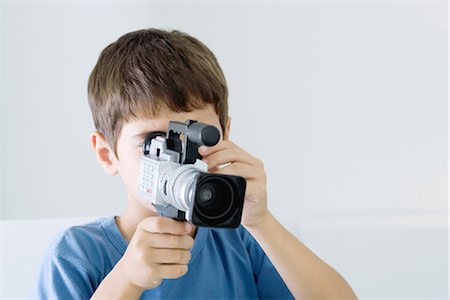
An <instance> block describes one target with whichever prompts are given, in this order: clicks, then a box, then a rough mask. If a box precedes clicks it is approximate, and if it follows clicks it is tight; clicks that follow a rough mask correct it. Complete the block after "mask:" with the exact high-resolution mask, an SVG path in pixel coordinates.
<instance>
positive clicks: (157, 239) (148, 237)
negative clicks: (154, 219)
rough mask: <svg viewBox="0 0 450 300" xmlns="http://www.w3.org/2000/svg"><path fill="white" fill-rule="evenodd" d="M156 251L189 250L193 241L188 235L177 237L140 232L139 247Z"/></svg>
mask: <svg viewBox="0 0 450 300" xmlns="http://www.w3.org/2000/svg"><path fill="white" fill-rule="evenodd" d="M138 246H144V247H151V248H157V249H186V250H188V249H191V248H192V247H193V246H194V239H193V238H192V237H191V236H190V235H177V234H168V233H149V232H146V231H142V233H141V236H140V239H139V245H138Z"/></svg>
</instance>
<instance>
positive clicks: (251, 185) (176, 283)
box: [37, 29, 355, 299]
mask: <svg viewBox="0 0 450 300" xmlns="http://www.w3.org/2000/svg"><path fill="white" fill-rule="evenodd" d="M88 98H89V104H90V107H91V110H92V114H93V118H94V123H95V126H96V129H97V131H96V132H94V133H93V134H92V136H91V141H92V146H93V150H94V152H95V154H96V157H97V160H98V162H99V163H100V165H101V167H102V168H103V169H104V170H105V171H106V173H108V174H109V175H116V174H119V175H120V177H121V178H122V180H123V182H124V185H125V189H126V192H127V198H128V205H127V208H126V209H125V211H124V213H123V214H122V215H121V216H117V217H114V216H112V217H106V218H101V219H99V220H96V221H94V222H91V223H89V224H85V225H82V226H74V227H71V228H69V229H67V230H66V231H65V232H63V233H62V234H60V235H59V236H58V238H57V239H56V241H55V243H54V244H53V245H52V246H51V247H50V249H49V252H48V254H47V256H46V257H45V258H44V260H43V263H42V268H41V273H40V276H39V280H38V286H37V294H38V297H40V298H44V299H48V298H57V299H88V298H91V299H150V298H163V299H165V298H195V299H206V298H221V299H236V298H240V299H255V298H283V299H284V298H292V297H295V298H297V299H355V295H354V294H353V292H352V290H351V288H350V287H349V285H348V284H347V283H346V282H345V280H344V279H343V278H342V277H341V276H340V275H339V274H338V273H337V272H336V271H334V270H333V269H332V268H331V267H330V266H328V265H327V264H325V263H324V262H323V261H321V260H320V259H319V258H318V257H317V256H315V255H314V254H313V253H312V252H311V251H309V250H308V249H307V248H306V247H305V246H304V245H303V244H302V243H301V242H299V241H298V240H297V239H296V238H295V237H294V236H293V235H292V234H290V233H289V232H288V231H287V230H286V229H285V228H283V226H282V225H281V224H280V223H278V222H277V220H276V219H275V218H274V217H273V216H272V214H271V213H270V212H269V211H268V209H267V193H266V175H265V172H264V166H263V163H262V162H261V161H260V160H259V159H257V158H255V157H253V156H252V155H250V154H249V153H247V152H246V151H245V150H243V149H241V148H240V147H238V146H237V145H235V144H233V143H232V142H231V141H230V140H229V134H230V120H231V119H230V118H229V117H228V103H227V86H226V83H225V78H224V75H223V73H222V70H221V69H220V66H219V64H218V62H217V60H216V58H215V56H214V54H213V53H212V52H211V51H210V50H209V49H208V48H207V47H206V46H205V45H203V44H202V43H201V42H200V41H198V40H197V39H195V38H193V37H191V36H189V35H187V34H185V33H182V32H179V31H171V32H167V31H163V30H156V29H149V30H139V31H135V32H131V33H128V34H126V35H124V36H122V37H121V38H119V39H118V40H117V41H116V42H114V43H112V44H110V45H109V46H108V47H106V48H105V49H104V50H103V51H102V53H101V55H100V57H99V60H98V62H97V64H96V66H95V68H94V70H93V71H92V73H91V75H90V78H89V83H88ZM187 119H192V120H197V121H199V122H202V123H206V124H211V125H214V126H216V127H217V128H218V129H219V131H220V135H221V140H220V141H219V143H218V144H217V145H215V146H213V147H210V148H207V147H204V146H202V147H200V148H199V153H200V154H201V155H202V157H203V159H204V161H205V162H206V163H207V164H208V170H209V172H213V173H222V174H229V175H238V176H242V177H244V178H245V179H246V181H247V189H246V195H245V201H244V210H243V215H242V222H241V223H242V226H240V227H239V228H237V229H217V228H216V229H212V228H205V227H200V228H196V227H195V226H193V225H192V224H191V223H188V222H181V221H176V220H173V219H169V218H164V217H160V216H158V214H157V213H156V210H155V208H154V207H153V206H152V205H151V204H150V203H149V202H146V201H145V200H143V199H141V197H140V196H139V194H138V189H137V186H138V178H137V177H138V170H139V163H140V157H141V155H142V143H143V141H144V139H145V138H146V137H147V136H148V135H149V134H150V133H151V132H156V131H163V132H164V131H167V127H168V123H169V121H171V120H174V121H185V120H187ZM227 163H228V165H227V166H225V167H222V168H219V166H223V165H225V164H227ZM164 279H166V280H164ZM175 279H176V280H175Z"/></svg>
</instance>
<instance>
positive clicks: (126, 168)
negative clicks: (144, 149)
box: [119, 149, 141, 195]
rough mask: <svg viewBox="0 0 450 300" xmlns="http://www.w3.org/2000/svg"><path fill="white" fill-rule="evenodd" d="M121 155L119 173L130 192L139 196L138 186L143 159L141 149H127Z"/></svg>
mask: <svg viewBox="0 0 450 300" xmlns="http://www.w3.org/2000/svg"><path fill="white" fill-rule="evenodd" d="M127 150H128V151H123V152H122V153H120V154H119V157H120V160H119V165H120V167H119V173H120V176H121V177H122V180H123V182H124V184H125V186H126V187H127V189H128V192H130V193H132V194H133V195H135V194H137V184H138V175H139V166H140V159H141V150H140V149H133V150H131V149H127ZM134 150H135V151H134Z"/></svg>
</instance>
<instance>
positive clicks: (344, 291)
mask: <svg viewBox="0 0 450 300" xmlns="http://www.w3.org/2000/svg"><path fill="white" fill-rule="evenodd" d="M247 230H248V231H249V232H250V233H251V234H252V236H253V237H254V238H255V239H256V241H257V242H258V243H259V245H260V246H261V248H262V249H263V250H264V252H265V253H266V255H267V257H268V258H269V259H270V261H271V262H272V264H273V265H274V267H275V268H276V270H277V271H278V273H279V274H280V276H281V278H283V280H284V282H285V283H286V285H287V287H288V288H289V290H290V291H291V293H292V294H293V295H294V297H295V298H297V299H345V300H347V299H357V298H356V295H355V294H354V293H353V291H352V289H351V287H350V286H349V285H348V284H347V282H346V281H345V279H344V278H343V277H342V276H341V275H340V274H339V273H337V272H336V271H335V270H334V269H333V268H331V267H330V266H329V265H327V264H326V263H325V262H323V261H322V260H321V259H320V258H319V257H318V256H316V255H315V254H314V253H313V252H312V251H310V250H309V249H308V248H307V247H306V246H305V245H303V244H302V243H301V242H300V241H299V240H297V239H296V238H295V237H294V236H293V235H292V234H291V233H290V232H289V231H287V230H286V229H285V228H284V227H283V226H282V225H281V224H280V223H279V222H278V221H277V220H276V219H275V218H274V217H273V216H272V214H271V213H270V212H267V214H266V215H265V217H264V220H262V221H261V222H259V223H258V225H256V226H254V227H251V228H247Z"/></svg>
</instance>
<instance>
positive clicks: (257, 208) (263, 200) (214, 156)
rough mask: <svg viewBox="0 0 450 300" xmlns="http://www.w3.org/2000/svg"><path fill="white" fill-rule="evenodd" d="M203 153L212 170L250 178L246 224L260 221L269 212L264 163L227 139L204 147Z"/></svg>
mask: <svg viewBox="0 0 450 300" xmlns="http://www.w3.org/2000/svg"><path fill="white" fill-rule="evenodd" d="M205 149H206V151H204V150H205ZM199 153H200V155H201V156H202V157H203V161H205V162H206V163H207V164H208V171H209V172H211V173H216V174H227V175H236V176H242V177H244V178H245V179H246V181H247V188H246V192H245V200H244V210H243V213H242V225H244V226H245V227H248V228H250V227H254V226H257V225H258V224H260V222H262V219H263V217H265V215H266V214H267V212H268V211H267V191H266V172H265V171H264V165H263V162H262V161H261V160H259V159H258V158H256V157H254V156H252V155H250V154H249V153H247V152H246V151H245V150H243V149H242V148H240V147H238V146H237V145H235V144H234V143H232V142H231V141H224V140H222V141H220V142H219V143H218V144H217V145H215V146H213V147H206V146H201V147H200V148H199ZM226 163H231V164H229V165H228V166H226V167H223V168H220V169H219V168H218V166H219V165H223V164H226Z"/></svg>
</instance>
